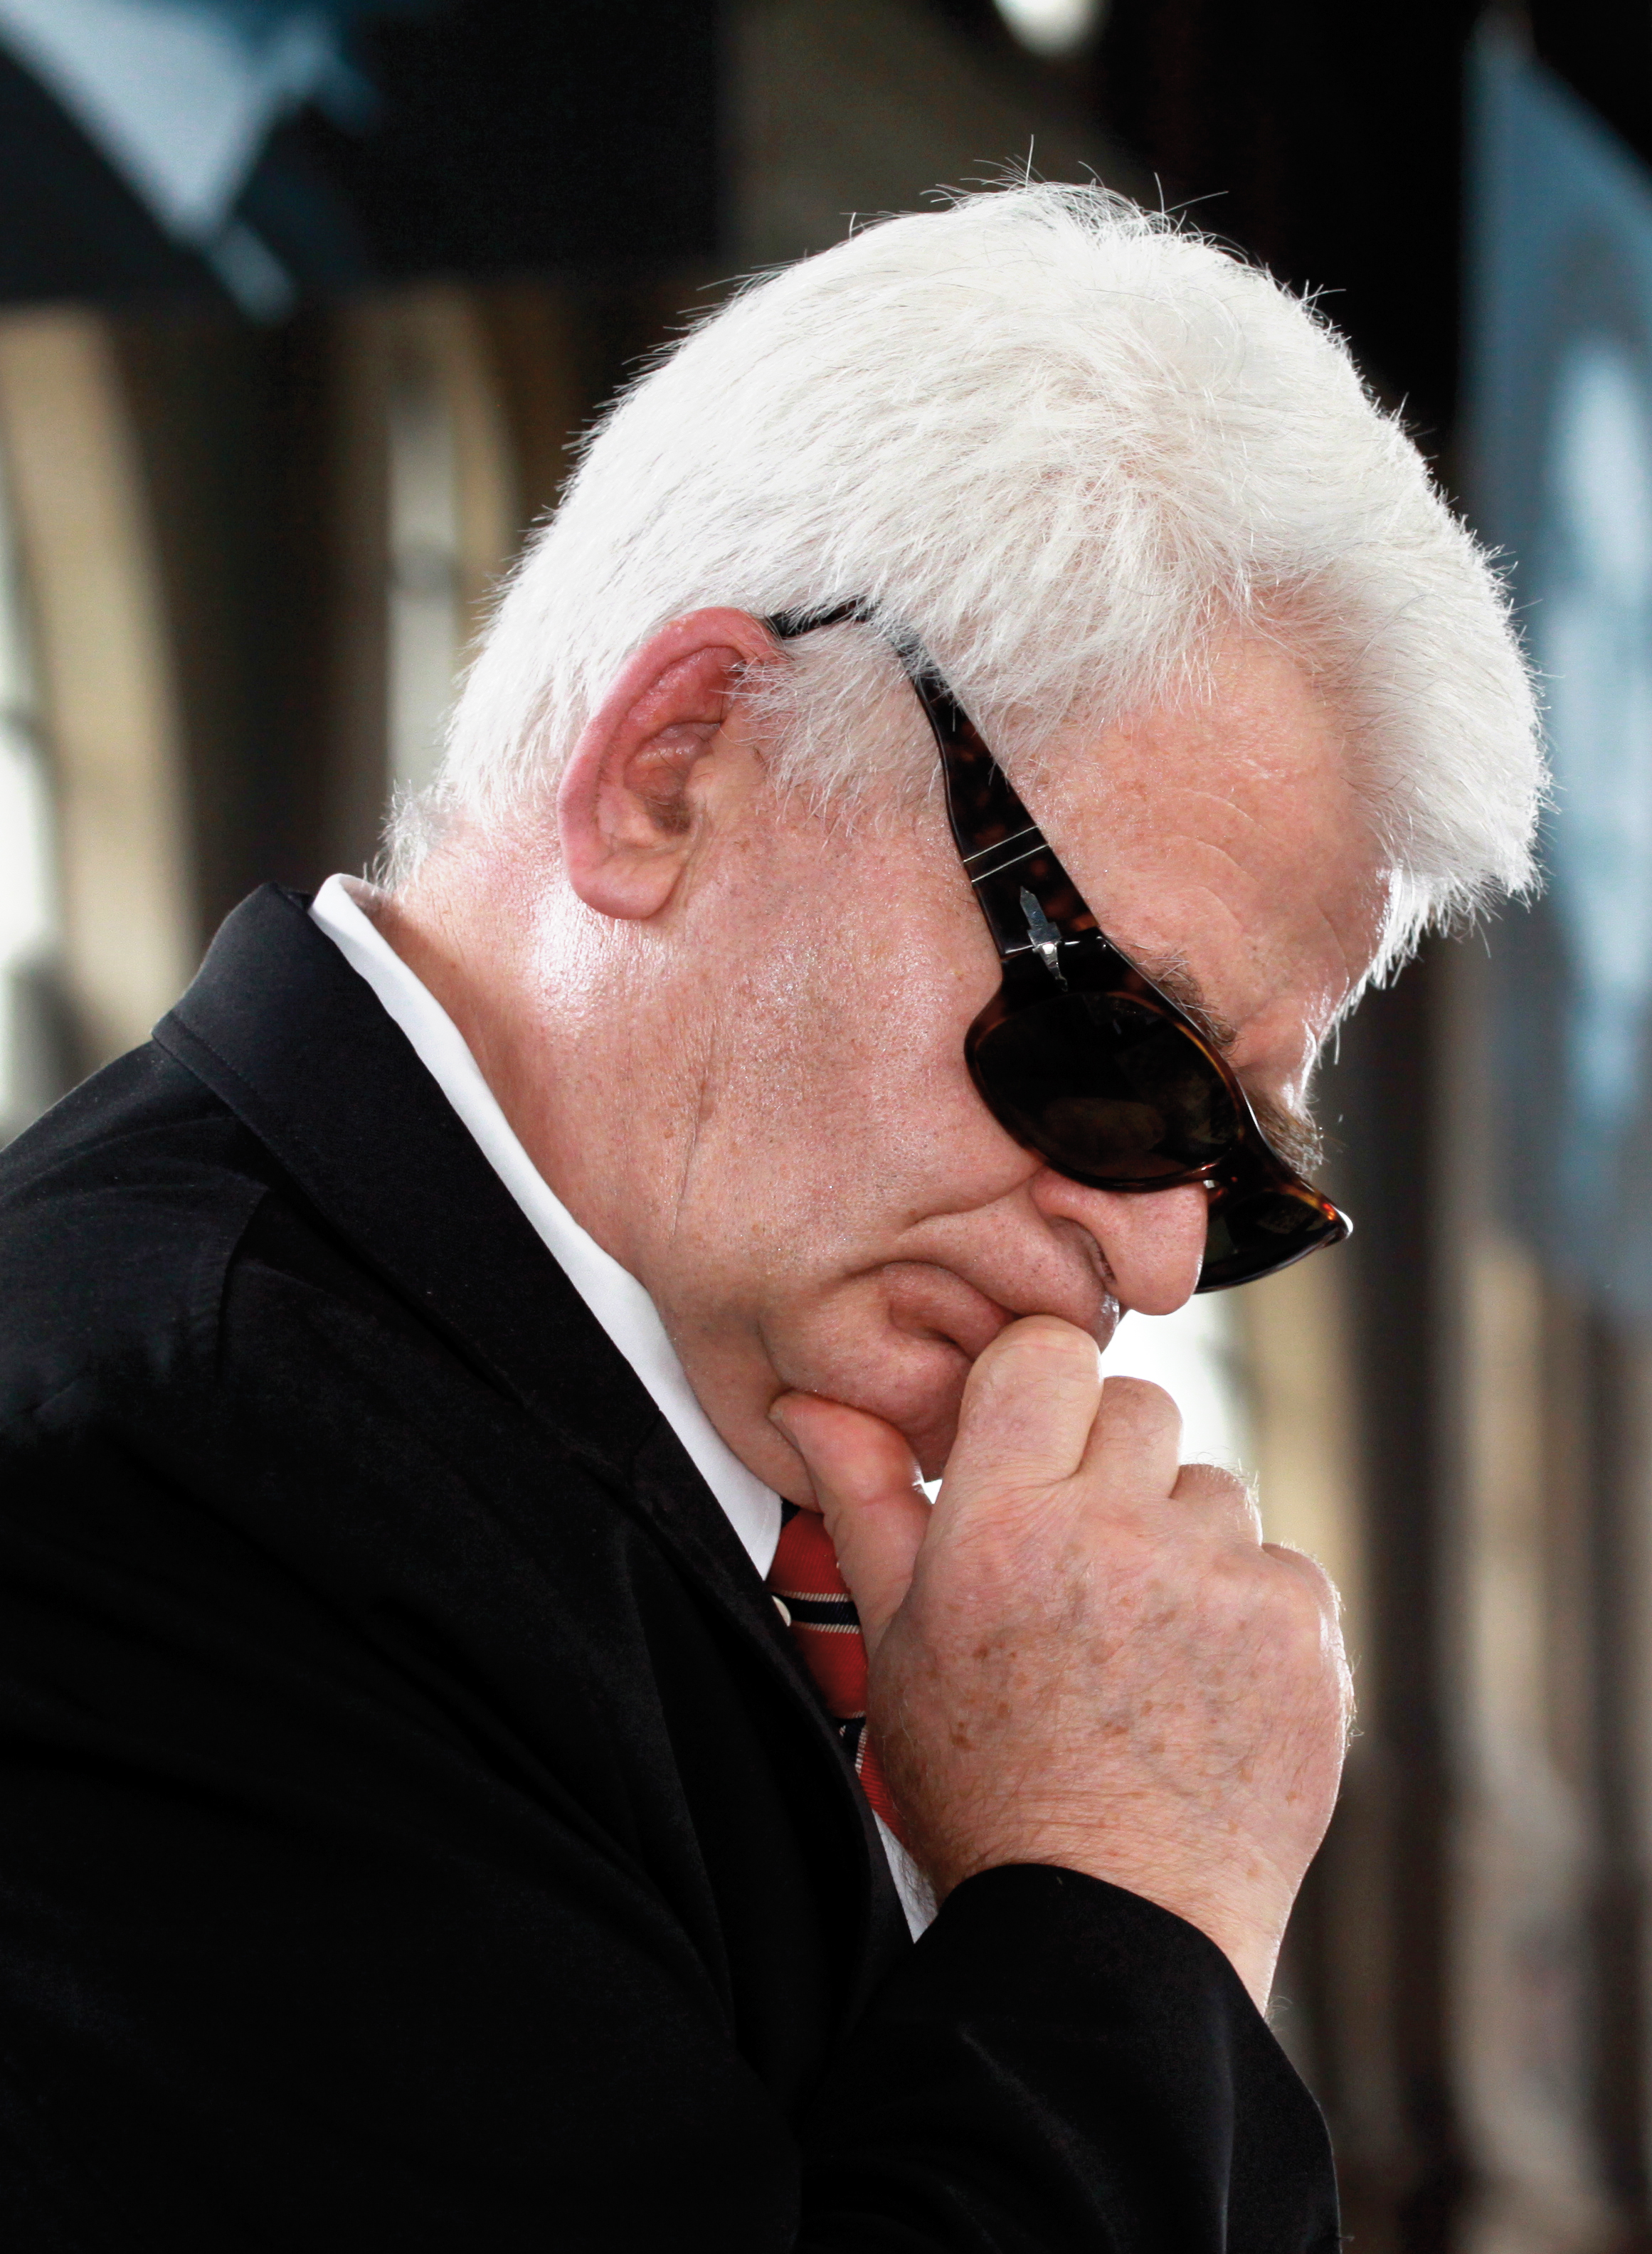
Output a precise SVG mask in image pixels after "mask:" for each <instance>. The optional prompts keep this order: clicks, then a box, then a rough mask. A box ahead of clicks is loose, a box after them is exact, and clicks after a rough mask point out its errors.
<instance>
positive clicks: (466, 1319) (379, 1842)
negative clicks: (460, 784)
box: [0, 889, 1337, 2254]
mask: <svg viewBox="0 0 1652 2254" xmlns="http://www.w3.org/2000/svg"><path fill="white" fill-rule="evenodd" d="M0 1323H3V1325H4V1335H3V1338H0V1748H3V1758H4V1784H3V1788H0V1790H3V1805H0V2244H4V2247H5V2248H6V2249H7V2250H9V2254H48V2250H50V2254H59V2250H63V2254H68V2250H73V2254H116V2250H125V2249H151V2248H152V2249H156V2250H165V2254H186V2250H194V2249H197V2248H200V2249H208V2248H210V2249H212V2250H213V2254H242V2250H262V2249H271V2250H275V2249H279V2250H282V2254H297V2250H313V2249H318V2248H328V2249H331V2248H334V2247H337V2248H340V2249H349V2250H351V2254H378V2250H384V2254H389V2250H392V2249H394V2250H396V2254H416V2250H422V2249H427V2248H428V2249H431V2250H436V2249H441V2250H444V2254H456V2250H459V2249H464V2250H465V2254H471V2250H475V2254H515V2250H518V2249H521V2250H527V2249H530V2248H531V2249H534V2250H536V2254H537V2250H549V2249H563V2248H566V2249H585V2248H590V2249H592V2250H595V2249H598V2248H600V2249H602V2250H605V2254H631V2250H635V2254H645V2250H646V2254H665V2250H667V2249H669V2248H675V2247H679V2246H684V2245H687V2246H695V2247H697V2246H700V2245H704V2246H707V2247H715V2248H717V2249H718V2250H720V2254H769V2250H775V2254H779V2250H782V2249H790V2248H794V2247H796V2248H803V2249H808V2250H810V2254H815V2250H819V2254H825V2250H828V2249H832V2250H842V2254H872V2250H880V2249H897V2248H899V2249H902V2250H909V2254H916V2250H920V2249H933V2250H939V2249H948V2250H963V2249H977V2250H984V2249H987V2248H993V2249H1035V2248H1036V2249H1040V2250H1044V2249H1055V2248H1062V2249H1066V2248H1080V2247H1082V2248H1086V2249H1096V2250H1121V2254H1122V2250H1130V2254H1138V2250H1148V2249H1153V2250H1164V2254H1215V2250H1217V2249H1226V2250H1230V2254H1239V2250H1243V2254H1296V2250H1309V2249H1312V2250H1313V2254H1328V2250H1330V2249H1332V2248H1334V2246H1335V2245H1336V2243H1337V2226H1336V2220H1335V2206H1334V2192H1333V2187H1332V2180H1331V2173H1330V2164H1329V2157H1328V2152H1327V2145H1326V2140H1325V2136H1324V2131H1323V2129H1322V2126H1321V2124H1320V2119H1319V2117H1318V2115H1317V2113H1316V2111H1315V2110H1314V2108H1313V2103H1312V2102H1311V2100H1310V2099H1309V2098H1308V2096H1306V2092H1305V2091H1304V2090H1303V2089H1302V2087H1301V2085H1300V2084H1299V2082H1298V2081H1297V2079H1296V2077H1295V2075H1293V2074H1292V2070H1291V2068H1290V2067H1289V2066H1288V2065H1287V2064H1286V2062H1285V2059H1284V2057H1283V2055H1282V2054H1281V2053H1280V2052H1279V2050H1278V2047H1276V2045H1275V2043H1274V2041H1273V2039H1272V2037H1271V2034H1270V2033H1269V2032H1268V2030H1267V2028H1266V2026H1264V2023H1263V2021H1262V2020H1261V2019H1260V2018H1259V2017H1258V2016H1257V2013H1256V2012H1255V2011H1254V2010H1253V2008H1252V2007H1251V2005H1250V2002H1249V2000H1248V1999H1247V1998H1246V1996H1245V1994H1244V1991H1243V1988H1242V1987H1241V1985H1240V1984H1239V1982H1238V1981H1237V1979H1236V1978H1235V1976H1234V1974H1233V1972H1232V1971H1230V1969H1229V1965H1228V1964H1227V1962H1226V1960H1225V1959H1224V1958H1223V1957H1222V1955H1221V1954H1220V1953H1219V1952H1218V1951H1217V1950H1215V1948H1214V1947H1212V1945H1211V1944H1210V1943H1208V1941H1206V1940H1205V1939H1204V1938H1203V1936H1201V1935H1200V1934H1198V1933H1196V1932H1194V1930H1193V1929H1192V1928H1190V1927H1188V1926H1187V1925H1185V1924H1183V1923H1182V1922H1180V1920H1178V1919H1177V1918H1174V1917H1173V1916H1170V1915H1167V1914H1166V1913H1165V1912H1164V1911H1161V1910H1159V1909H1157V1908H1153V1907H1152V1906H1151V1905H1150V1904H1148V1903H1146V1902H1144V1901H1140V1900H1138V1899H1137V1898H1136V1897H1134V1896H1132V1895H1130V1894H1124V1893H1122V1892H1120V1891H1118V1890H1117V1889H1116V1888H1113V1887H1108V1886H1105V1885H1103V1884H1101V1883H1099V1882H1098V1881H1096V1880H1093V1879H1089V1878H1085V1877H1082V1876H1079V1875H1077V1874H1076V1873H1071V1872H1065V1871H1060V1870H1054V1869H1046V1868H1015V1869H1006V1870H999V1871H995V1872H991V1873H988V1874H986V1875H984V1876H983V1877H980V1878H977V1879H974V1880H970V1883H969V1884H968V1885H966V1886H963V1887H960V1888H959V1889H958V1891H957V1892H956V1894H954V1895H953V1896H952V1897H951V1899H950V1900H949V1901H948V1902H947V1904H946V1906H945V1908H943V1909H942V1913H941V1915H940V1917H939V1919H938V1920H937V1922H936V1923H935V1926H934V1927H933V1929H931V1930H930V1932H929V1933H928V1935H927V1936H925V1937H924V1938H923V1940H921V1942H920V1943H917V1944H916V1946H914V1945H913V1944H912V1943H911V1942H910V1941H909V1939H908V1937H907V1930H906V1927H905V1923H904V1921H903V1919H902V1915H901V1912H900V1906H899V1904H898V1902H897V1901H896V1899H895V1895H894V1893H893V1887H892V1885H891V1882H890V1880H889V1876H888V1873H887V1870H886V1866H885V1862H884V1858H883V1855H882V1853H881V1852H880V1850H879V1845H878V1841H877V1838H876V1835H875V1833H874V1832H873V1831H872V1825H871V1822H870V1818H869V1817H868V1814H867V1810H866V1809H865V1804H864V1803H863V1802H862V1800H861V1797H860V1796H859V1793H858V1789H857V1787H856V1786H855V1784H854V1782H853V1780H852V1778H851V1775H850V1773H849V1771H848V1768H846V1766H845V1763H844V1758H843V1754H842V1750H841V1747H839V1744H838V1741H837V1736H836V1734H835V1733H834V1731H833V1729H832V1727H831V1726H830V1723H829V1722H828V1720H827V1719H826V1718H825V1716H824V1715H823V1712H822V1710H821V1708H820V1706H819V1705H818V1704H817V1702H816V1698H815V1696H814V1693H813V1691H812V1690H811V1687H810V1685H809V1681H808V1679H807V1677H806V1676H805V1675H804V1673H803V1671H802V1669H801V1668H800V1666H799V1663H798V1662H797V1659H796V1657H795V1654H794V1652H793V1650H792V1648H791V1645H790V1642H789V1640H788V1636H787V1635H786V1633H785V1631H784V1629H783V1628H782V1627H781V1622H780V1621H779V1619H778V1617H777V1615H776V1614H775V1611H774V1606H773V1604H772V1603H771V1601H770V1600H769V1599H768V1597H767V1595H766V1593H765V1592H764V1590H763V1587H762V1586H761V1584H760V1580H759V1579H758V1577H757V1576H756V1574H755V1573H754V1572H753V1570H752V1567H751V1565H750V1563H749V1561H748V1559H747V1558H746V1553H745V1551H743V1550H742V1549H741V1547H740V1545H739V1543H738V1541H737V1540H736V1538H735V1537H734V1535H733V1533H732V1530H731V1529H730V1527H729V1525H728V1523H727V1522H726V1520H725V1517H724V1516H723V1514H722V1512H721V1511H720V1510H719V1509H718V1506H717V1504H716V1502H715V1501H714V1500H713V1498H712V1497H711V1495H710V1494H709V1493H708V1492H707V1490H706V1488H704V1485H703V1483H702V1481H700V1479H699V1477H698V1475H697V1474H696V1472H695V1471H694V1469H693V1467H691V1466H690V1463H689V1462H688V1460H687V1459H686V1457H685V1456H684V1455H683V1452H682V1450H681V1448H680V1446H678V1444H677V1442H676V1439H675V1437H674V1436H673V1434H672V1433H671V1432H670V1430H669V1427H668V1426H667V1425H666V1424H665V1423H664V1421H663V1420H662V1418H661V1416H660V1414H659V1412H658V1411H657V1410H656V1409H655V1406H654V1404H653V1403H652V1401H651V1400H650V1399H649V1397H648V1395H647V1394H646V1392H645V1391H644V1390H643V1389H642V1387H641V1383H639V1382H638V1380H637V1379H636V1377H635V1376H634V1374H633V1373H632V1371H631V1370H630V1369H629V1368H628V1367H627V1364H626V1363H625V1362H624V1361H623V1359H622V1358H621V1357H620V1355H619V1354H618V1353H616V1351H615V1350H614V1349H613V1347H612V1346H611V1344H610V1343H609V1341H607V1339H606V1337H605V1336H604V1334H602V1333H601V1331H600V1330H599V1329H598V1327H597V1325H596V1323H595V1322H594V1321H593V1320H592V1319H591V1315H590V1314H589V1313H588V1312H587V1310H586V1309H585V1307H584V1305H583V1304H582V1303H581V1301H580V1300H579V1299H578V1298H577V1295H576V1294H575V1292H574V1291H573V1290H572V1288H571V1286H570V1285H569V1284H568V1283H567V1281H566V1280H565V1278H563V1275H562V1273H561V1271H559V1270H558V1268H557V1267H556V1264H555V1263H554V1262H553V1261H552V1260H551V1258H550V1257H549V1254H548V1253H547V1252H546V1251H545V1250H544V1249H543V1248H542V1245H541V1243H539V1240H538V1239H537V1237H536V1236H535V1235H534V1234H533V1232H532V1230H531V1229H529V1227H528V1224H527V1222H525V1221H524V1219H523V1218H522V1216H521V1214H520V1213H519V1211H518V1210H517V1208H515V1206H514V1204H513V1202H512V1201H511V1200H510V1198H509V1196H508V1195H507V1193H506V1191H505V1190H504V1188H503V1187H501V1185H500V1182H499V1181H498V1180H497V1178H496V1177H495V1176H494V1174H493V1172H492V1171H491V1169H490V1168H489V1166H487V1164H486V1161H485V1160H484V1159H483V1158H482V1157H481V1155H480V1153H479V1152H478V1150H477V1149H476V1147H475V1145H473V1144H472V1141H471V1139H470V1138H469V1137H468V1135H467V1134H466V1132H465V1129H464V1128H463V1127H462V1126H461V1125H460V1124H459V1122H458V1119H457V1117H455V1116H454V1114H453V1113H452V1112H451V1110H449V1108H448V1106H447V1105H446V1103H445V1102H444V1099H443V1098H442V1096H440V1094H439V1092H438V1091H437V1089H436V1087H435V1085H434V1083H433V1082H431V1081H430V1078H429V1077H428V1075H426V1074H425V1072H424V1070H423V1068H422V1066H421V1065H420V1064H419V1063H418V1061H417V1060H416V1057H415V1056H414V1054H413V1052H412V1050H411V1049H410V1048H409V1046H408V1044H407V1043H406V1041H405V1040H404V1039H403V1038H402V1034H401V1033H399V1032H398V1030H397V1029H396V1028H395V1026H394V1025H393V1024H392V1023H391V1022H390V1020H389V1019H388V1018H387V1017H386V1016H385V1014H384V1012H382V1010H381V1008H380V1005H379V1004H378V1002H377V1001H376V1000H375V998H374V996H373V994H372V993H371V991H369V989H368V988H367V985H366V984H364V983H363V982H362V981H361V980H360V978H358V977H357V976H356V975H355V973H354V972H353V970H350V969H349V967H348V966H347V964H346V963H345V961H344V959H343V957H342V956H340V955H339V952H338V951H337V949H335V948H334V947H333V945H332V942H331V941H330V940H328V939H327V938H326V937H325V935H324V934H323V933H321V932H320V931H319V930H318V929H317V928H316V927H315V926H314V925H313V924H311V922H310V921H309V920H308V918H307V916H306V914H305V913H304V903H303V902H302V901H301V900H298V899H297V898H296V897H295V896H292V895H289V894H285V893H278V892H276V891H275V890H273V889H270V890H266V891H265V892H263V893H260V894H258V895H256V896H255V898H254V899H253V900H250V901H249V902H248V903H247V905H246V906H245V907H242V908H241V909H240V910H238V911H237V913H236V914H235V915H234V916H233V917H231V919H230V921H228V924H227V925H226V926H225V928H224V929H223V931H222V932H221V934H220V935H219V938H218V940H217V942H215V944H214V948H213V949H212V952H211V954H210V955H209V956H208V957H207V963H206V966H205V968H204V969H203V970H202V972H201V974H200V977H199V978H198V980H197V981H196V983H195V984H194V985H193V987H192V988H191V990H190V991H189V993H188V995H187V996H186V998H185V999H184V1000H183V1002H182V1003H181V1004H180V1005H179V1007H178V1009H177V1010H176V1011H175V1012H173V1013H172V1015H171V1016H170V1017H168V1018H167V1019H165V1021H164V1022H163V1023H162V1025H161V1026H159V1027H158V1030H157V1033H156V1036H155V1039H154V1040H153V1042H152V1043H151V1044H150V1045H149V1046H148V1047H144V1048H142V1049H139V1050H137V1051H136V1052H135V1053H134V1054H132V1055H130V1056H128V1057H125V1058H123V1060H122V1061H120V1062H119V1063H117V1064H115V1065H113V1066H111V1067H110V1068H109V1069H108V1070H107V1071H105V1072H102V1073H101V1074H99V1075H97V1077H96V1078H95V1079H94V1080H92V1081H90V1082H88V1083H87V1084H86V1086H84V1087H83V1088H81V1089H79V1090H78V1091H77V1092H76V1093H75V1094H74V1095H73V1096H70V1097H69V1098H68V1099H67V1100H66V1102H65V1103H62V1104H60V1105H59V1106H58V1108H57V1109H56V1110H55V1111H53V1112H52V1113H51V1114H50V1115H49V1116H48V1117H47V1118H46V1119H45V1120H44V1121H42V1122H41V1123H40V1124H38V1125H37V1126H36V1127H34V1128H33V1129H31V1131H29V1132H28V1133H27V1134H25V1136H23V1137H22V1138H20V1139H19V1140H18V1142H17V1143H15V1144H14V1145H12V1146H11V1149H10V1150H9V1151H7V1152H5V1154H4V1158H3V1159H0Z"/></svg>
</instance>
